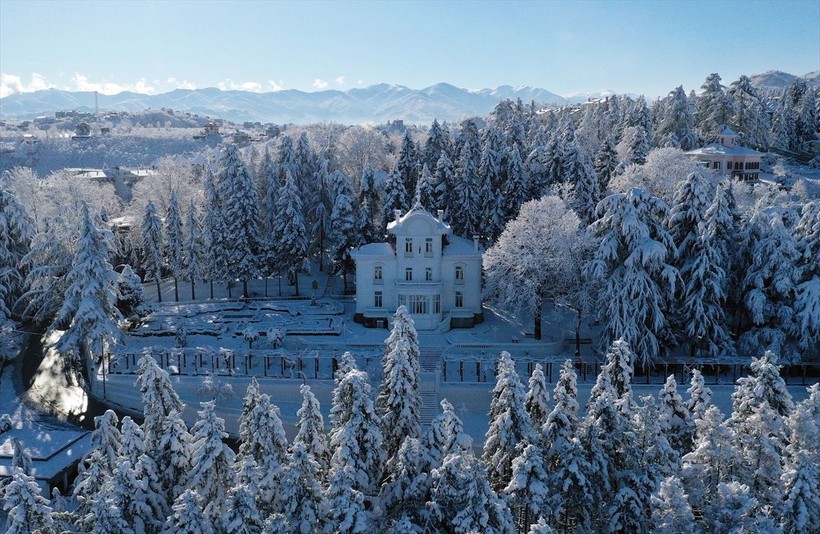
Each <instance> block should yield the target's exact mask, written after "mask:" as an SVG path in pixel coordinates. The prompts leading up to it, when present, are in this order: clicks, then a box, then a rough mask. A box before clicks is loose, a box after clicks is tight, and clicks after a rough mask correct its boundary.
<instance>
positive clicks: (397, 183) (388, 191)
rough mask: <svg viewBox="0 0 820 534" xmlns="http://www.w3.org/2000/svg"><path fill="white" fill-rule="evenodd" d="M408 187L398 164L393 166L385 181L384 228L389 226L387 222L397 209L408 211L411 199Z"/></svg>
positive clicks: (383, 201) (383, 202)
mask: <svg viewBox="0 0 820 534" xmlns="http://www.w3.org/2000/svg"><path fill="white" fill-rule="evenodd" d="M407 195H408V193H407V189H405V187H404V182H403V181H402V178H401V173H400V172H399V169H398V164H396V165H394V166H393V170H391V171H390V174H388V175H387V179H386V180H385V182H384V197H383V200H382V206H384V216H383V218H382V230H384V229H385V228H387V223H388V222H390V220H392V218H393V217H394V213H395V211H396V210H400V211H402V212H404V211H407V208H408V207H409V200H408V198H407Z"/></svg>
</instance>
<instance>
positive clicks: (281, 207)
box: [274, 174, 310, 296]
mask: <svg viewBox="0 0 820 534" xmlns="http://www.w3.org/2000/svg"><path fill="white" fill-rule="evenodd" d="M300 195H301V192H300V191H299V190H298V189H297V188H296V181H295V179H294V178H293V177H292V176H291V175H289V174H288V175H286V180H285V185H283V186H282V187H281V189H279V198H277V200H276V211H277V212H278V213H279V214H280V219H279V220H278V221H277V226H276V228H275V231H274V235H275V239H276V246H275V248H276V251H277V252H276V256H277V261H278V262H279V265H280V268H281V269H282V271H283V272H284V273H286V274H287V275H288V277H289V278H291V279H292V280H293V285H294V288H295V289H296V295H297V296H298V295H299V273H303V272H307V271H309V269H310V263H309V262H308V259H307V253H308V237H307V230H306V228H305V220H304V217H303V216H302V201H301V199H300Z"/></svg>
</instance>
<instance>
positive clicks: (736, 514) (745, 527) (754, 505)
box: [703, 481, 778, 532]
mask: <svg viewBox="0 0 820 534" xmlns="http://www.w3.org/2000/svg"><path fill="white" fill-rule="evenodd" d="M703 515H704V530H707V531H709V532H777V531H778V530H777V525H776V524H775V523H774V521H773V520H772V518H771V517H768V515H767V514H766V513H764V512H761V509H760V506H759V503H758V500H757V499H756V498H755V497H754V496H753V493H752V491H751V490H750V489H749V487H748V486H746V485H745V484H741V483H740V482H736V481H732V482H726V483H723V482H722V483H720V484H718V487H717V493H716V495H715V499H714V500H712V501H710V502H709V505H708V506H707V507H706V510H705V511H704V514H703Z"/></svg>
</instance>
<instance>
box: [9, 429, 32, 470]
mask: <svg viewBox="0 0 820 534" xmlns="http://www.w3.org/2000/svg"><path fill="white" fill-rule="evenodd" d="M11 451H12V453H11V471H12V473H13V472H14V470H15V469H20V470H21V471H22V472H23V473H25V474H27V475H30V474H32V472H31V455H30V454H29V453H28V451H27V450H26V449H25V447H24V446H23V442H22V441H20V438H16V437H15V438H11Z"/></svg>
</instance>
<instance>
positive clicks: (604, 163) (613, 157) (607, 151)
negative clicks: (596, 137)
mask: <svg viewBox="0 0 820 534" xmlns="http://www.w3.org/2000/svg"><path fill="white" fill-rule="evenodd" d="M593 165H594V168H595V175H596V176H597V177H598V191H599V193H600V194H601V196H604V195H605V193H606V190H607V188H608V187H609V181H610V180H611V179H612V174H613V173H614V172H615V168H616V167H617V166H618V153H617V152H616V151H615V147H614V146H612V141H611V140H610V138H609V137H607V138H606V139H604V141H603V143H601V148H600V149H599V150H598V153H597V154H596V155H595V162H594V163H593Z"/></svg>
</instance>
